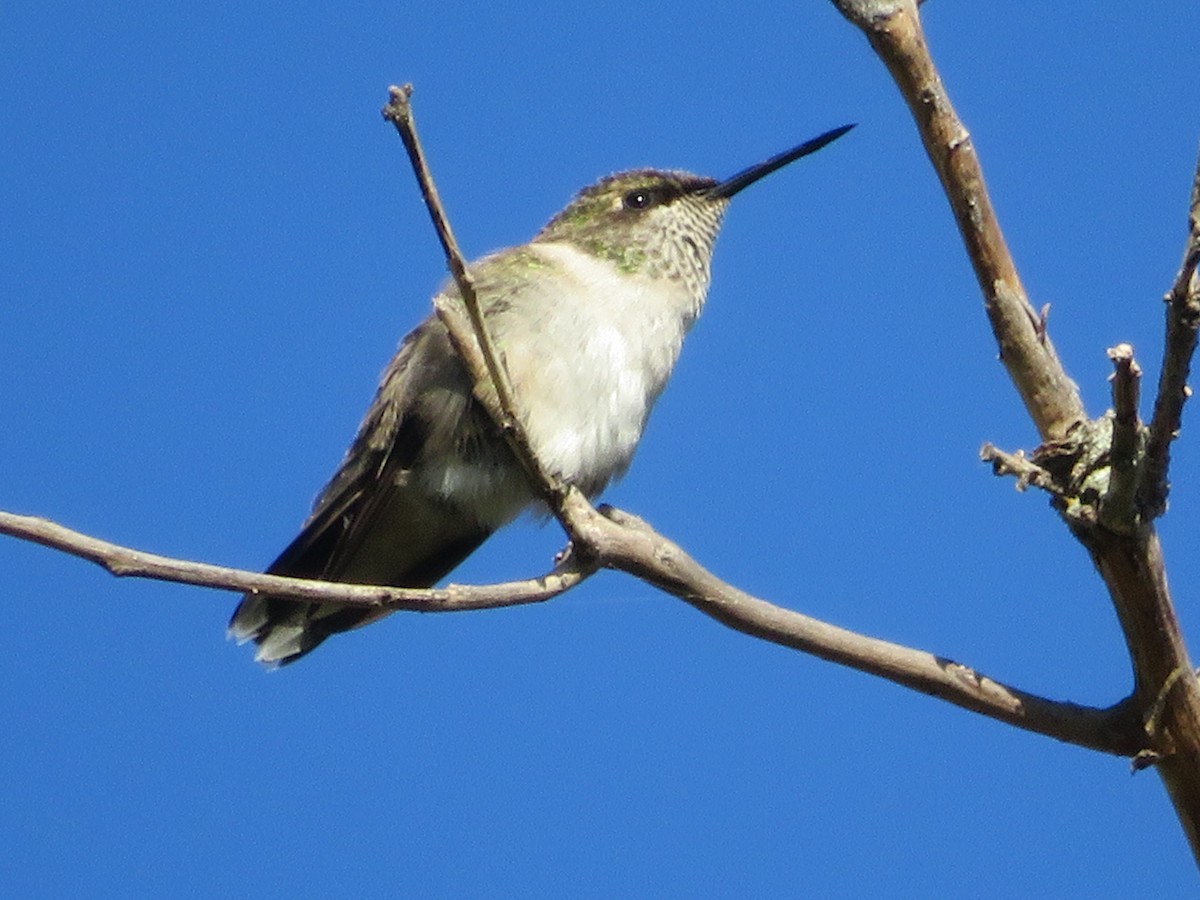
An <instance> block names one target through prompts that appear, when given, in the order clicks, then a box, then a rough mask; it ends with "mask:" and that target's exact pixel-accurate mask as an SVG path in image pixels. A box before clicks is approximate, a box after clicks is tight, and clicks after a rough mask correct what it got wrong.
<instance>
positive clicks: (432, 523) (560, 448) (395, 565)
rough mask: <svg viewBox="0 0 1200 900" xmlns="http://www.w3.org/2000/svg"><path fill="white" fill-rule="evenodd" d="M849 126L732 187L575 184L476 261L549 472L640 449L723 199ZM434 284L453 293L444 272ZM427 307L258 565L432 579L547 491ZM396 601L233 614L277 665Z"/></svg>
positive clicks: (283, 606) (571, 476)
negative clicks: (270, 556) (328, 466)
mask: <svg viewBox="0 0 1200 900" xmlns="http://www.w3.org/2000/svg"><path fill="white" fill-rule="evenodd" d="M853 127H854V126H853V125H844V126H842V127H840V128H835V129H833V130H831V131H827V132H825V133H824V134H822V135H820V136H819V137H816V138H813V139H812V140H809V141H806V142H804V143H803V144H800V145H798V146H796V147H793V148H792V149H790V150H787V151H784V152H783V153H779V154H777V155H775V156H773V157H771V158H770V159H768V160H765V161H764V162H761V163H759V164H757V165H754V166H751V167H749V168H747V169H743V170H742V171H741V172H738V173H737V174H736V175H734V176H732V177H731V178H728V179H726V180H724V181H717V180H716V179H713V178H706V177H703V176H700V175H693V174H691V173H689V172H681V171H673V170H659V169H636V170H633V171H627V172H620V173H618V174H615V175H610V176H608V177H606V178H602V179H600V180H599V181H597V182H596V183H595V184H593V185H591V186H590V187H586V188H584V189H583V190H582V191H580V192H579V193H578V194H577V195H576V197H575V198H574V199H573V200H572V201H571V202H570V203H569V204H568V205H567V207H566V208H565V209H563V210H562V211H561V212H560V213H558V214H557V215H555V216H554V217H553V218H552V219H550V221H549V222H548V223H547V224H546V226H545V227H544V228H542V230H541V231H539V232H538V233H537V235H536V236H534V238H533V240H531V241H530V242H529V243H527V244H522V245H519V246H515V247H511V248H508V249H506V250H500V251H498V252H495V253H492V254H490V255H488V256H484V257H483V258H481V259H479V260H477V261H476V262H474V263H472V264H471V265H470V266H468V269H469V270H470V272H471V274H472V276H473V278H474V280H475V287H476V291H477V293H478V296H479V300H480V305H481V308H482V310H483V315H484V321H485V323H486V325H487V328H488V331H489V334H490V336H491V339H492V341H493V343H494V345H495V346H496V348H497V350H498V352H499V353H500V355H501V357H502V359H503V361H504V363H505V367H506V369H507V372H508V376H509V380H510V382H511V384H512V388H513V392H514V394H515V395H516V397H517V399H518V403H519V404H520V408H521V409H522V415H523V422H522V424H523V426H524V428H525V430H526V433H527V435H528V438H529V441H530V444H531V446H532V448H533V449H534V451H535V452H536V454H537V456H538V459H539V460H540V461H541V463H542V464H543V466H544V467H545V468H546V469H547V470H548V471H549V472H551V473H554V474H555V475H557V476H558V477H559V478H561V479H562V480H563V481H564V482H565V483H569V484H572V485H574V486H575V487H577V488H578V489H579V490H580V491H582V492H583V493H584V494H585V495H587V496H589V497H594V496H596V495H597V494H599V493H600V492H601V491H602V490H603V489H604V487H605V486H606V485H607V484H608V483H609V482H610V481H612V480H613V479H614V478H618V477H620V476H621V475H622V474H624V472H625V471H626V469H627V468H628V467H629V464H630V462H631V460H632V458H633V454H634V450H635V449H636V448H637V445H638V442H639V440H640V439H641V436H642V432H643V430H644V428H645V426H646V421H647V418H648V417H649V415H650V411H651V409H652V408H653V406H654V403H655V401H656V400H657V399H658V397H659V395H660V394H661V393H662V391H663V388H665V387H666V384H667V379H668V377H669V376H670V374H671V370H672V369H673V368H674V366H675V361H676V360H677V358H678V356H679V351H680V348H681V347H682V344H683V339H684V336H685V335H686V334H687V332H688V330H689V329H690V328H691V326H692V324H693V323H694V322H695V320H696V318H697V316H699V314H700V311H701V308H702V307H703V306H704V301H705V297H706V296H707V294H708V285H709V278H710V264H711V261H712V255H713V244H714V242H715V241H716V237H717V232H718V231H719V229H720V226H721V221H722V219H723V217H724V215H725V211H726V209H727V208H728V206H729V201H730V199H731V198H732V197H733V196H734V195H735V194H737V193H738V192H739V191H741V190H743V189H744V188H746V187H748V186H749V185H751V184H753V183H754V182H756V181H758V180H759V179H760V178H763V177H765V176H767V175H769V174H771V173H772V172H774V171H776V170H777V169H780V168H782V167H783V166H786V165H787V164H788V163H790V162H792V161H794V160H797V159H799V158H800V157H802V156H807V155H808V154H810V153H814V152H816V151H817V150H820V149H821V148H822V147H824V146H825V145H826V144H829V143H831V142H832V141H834V140H836V139H837V138H839V137H841V136H842V135H843V134H845V133H846V132H847V131H849V130H850V129H851V128H853ZM440 293H441V295H443V296H446V297H449V298H457V297H458V290H457V288H456V287H455V285H454V284H453V282H447V283H446V284H445V285H443V286H442V288H441V290H440ZM472 388H473V384H472V381H471V377H470V376H469V375H468V373H467V369H466V368H465V366H464V365H463V363H462V362H461V360H460V359H459V357H458V355H457V354H456V352H455V350H454V348H453V346H452V345H451V343H450V338H449V335H448V333H447V331H446V329H445V327H444V326H443V325H442V323H441V321H440V320H439V319H438V318H437V317H436V316H433V315H431V316H430V317H428V318H427V319H425V320H424V321H423V322H421V324H419V325H418V326H417V327H416V328H415V329H414V330H413V331H412V332H411V333H409V335H408V336H407V337H405V338H404V340H403V341H402V342H401V344H400V347H399V349H398V350H397V352H396V355H395V356H394V357H393V358H392V360H391V362H390V363H388V365H387V368H386V369H385V370H384V373H383V376H382V378H381V381H380V385H379V388H378V390H377V391H376V393H375V397H374V399H373V401H372V402H371V405H370V407H369V408H368V410H367V413H366V416H365V417H364V419H363V421H362V424H361V425H360V426H359V429H358V433H357V435H356V436H355V438H354V441H353V443H352V444H351V445H350V448H349V450H347V451H346V455H345V458H344V459H343V460H342V463H341V465H340V466H339V468H338V469H337V471H336V473H335V474H334V476H333V478H332V480H330V482H329V484H328V485H327V486H326V487H325V489H324V490H323V491H322V492H321V493H320V495H319V496H318V497H317V500H316V502H315V504H314V505H313V510H312V513H311V514H310V515H309V517H308V519H307V520H306V521H305V522H304V524H303V526H302V528H301V530H300V534H299V535H298V536H297V537H296V538H295V540H293V541H292V542H291V544H289V545H288V547H287V548H286V549H285V550H284V551H283V552H282V553H281V554H280V555H279V557H278V559H276V560H275V562H274V563H272V564H271V566H270V567H269V568H268V569H267V572H268V573H269V574H273V575H289V576H292V577H296V578H312V579H321V580H325V581H340V582H348V583H354V584H375V585H394V586H397V587H430V586H432V585H434V584H435V583H437V582H438V581H439V580H441V579H442V578H443V577H445V576H446V575H447V574H449V573H450V571H451V570H453V569H454V568H455V567H456V566H457V565H458V564H459V563H461V562H462V561H463V560H464V559H466V557H467V556H469V555H470V554H471V553H472V552H473V551H474V550H475V549H476V548H477V547H479V545H480V544H482V543H483V541H484V540H486V539H487V538H488V536H489V535H491V534H492V533H493V532H494V531H496V530H497V529H498V528H500V527H501V526H503V525H505V524H507V523H508V522H509V521H511V520H512V519H514V518H516V517H517V515H518V514H520V513H521V512H522V511H523V510H525V509H526V508H530V507H534V506H536V505H537V504H538V503H539V502H540V501H539V500H538V498H537V497H536V495H535V494H534V492H533V490H532V489H531V488H530V486H529V484H528V482H527V480H526V476H525V473H524V470H523V469H522V468H521V466H520V464H519V463H518V462H517V460H516V458H515V457H514V456H513V455H512V453H511V451H510V450H509V448H508V445H507V444H506V443H505V440H504V438H503V436H502V435H501V433H500V431H499V429H498V428H497V427H496V426H495V424H494V423H493V422H492V421H491V419H490V418H489V416H488V414H487V412H486V411H485V410H484V408H483V406H482V405H481V404H480V403H479V401H478V400H476V399H475V397H474V396H473V394H472ZM389 612H390V611H389V610H386V609H368V608H364V607H353V606H345V605H342V604H338V603H325V602H303V601H295V600H288V599H285V598H282V597H274V596H271V595H269V594H246V595H245V596H244V597H243V598H242V601H241V603H240V604H239V605H238V607H237V609H236V610H235V611H234V614H233V618H232V619H231V620H230V623H229V634H230V636H231V637H233V638H235V639H236V640H238V642H239V643H241V642H244V641H248V640H253V641H254V642H255V643H256V644H257V645H258V651H257V654H256V656H255V659H256V660H257V661H258V662H261V663H264V664H265V665H267V666H270V667H276V666H280V665H286V664H288V663H292V662H295V661H296V660H298V659H300V657H302V656H304V655H305V654H307V653H309V652H311V651H312V650H313V649H314V648H316V647H317V646H318V645H319V644H321V643H322V642H323V641H324V640H325V639H326V638H328V637H330V636H331V635H334V634H337V633H339V632H342V631H349V630H350V629H353V628H359V627H361V626H363V625H367V624H370V623H371V622H374V621H376V620H378V619H380V618H382V617H384V616H386V615H387V614H388V613H389Z"/></svg>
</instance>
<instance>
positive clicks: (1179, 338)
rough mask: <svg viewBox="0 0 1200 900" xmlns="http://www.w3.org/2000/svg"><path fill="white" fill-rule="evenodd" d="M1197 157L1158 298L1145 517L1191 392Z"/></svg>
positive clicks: (1156, 497)
mask: <svg viewBox="0 0 1200 900" xmlns="http://www.w3.org/2000/svg"><path fill="white" fill-rule="evenodd" d="M1198 265H1200V158H1197V160H1196V174H1195V177H1194V178H1193V179H1192V196H1191V203H1190V204H1189V206H1188V238H1187V244H1186V245H1185V247H1184V250H1183V262H1182V263H1181V264H1180V266H1179V272H1178V273H1177V274H1176V275H1175V281H1174V282H1173V283H1172V285H1171V289H1170V290H1169V291H1167V294H1166V296H1165V297H1163V300H1165V301H1166V303H1167V328H1166V336H1165V338H1164V348H1163V367H1162V372H1161V373H1160V374H1159V379H1158V394H1157V396H1156V398H1155V400H1154V416H1153V418H1152V419H1151V420H1150V438H1149V440H1148V441H1147V445H1146V464H1145V465H1146V472H1145V476H1144V477H1143V479H1142V496H1141V498H1140V502H1139V504H1138V505H1139V506H1140V507H1141V510H1142V514H1143V515H1144V516H1146V517H1147V518H1156V517H1158V516H1160V515H1162V514H1163V513H1164V512H1166V509H1167V494H1168V493H1169V492H1170V484H1169V483H1168V481H1167V468H1168V466H1169V465H1170V462H1171V442H1172V441H1173V440H1175V438H1176V437H1178V436H1179V429H1180V427H1181V425H1182V421H1183V404H1184V403H1185V402H1186V401H1187V398H1188V397H1190V396H1191V393H1192V391H1191V388H1189V387H1188V384H1187V379H1188V374H1189V372H1190V371H1191V367H1192V356H1193V355H1194V354H1195V352H1196V329H1197V327H1200V278H1197V275H1196V267H1197V266H1198Z"/></svg>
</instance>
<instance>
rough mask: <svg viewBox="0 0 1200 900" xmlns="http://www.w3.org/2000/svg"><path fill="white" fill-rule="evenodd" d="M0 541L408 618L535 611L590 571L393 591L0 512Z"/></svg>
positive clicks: (563, 568) (130, 572)
mask: <svg viewBox="0 0 1200 900" xmlns="http://www.w3.org/2000/svg"><path fill="white" fill-rule="evenodd" d="M0 534H7V535H10V536H12V537H15V538H20V539H21V540H25V541H32V542H33V543H35V544H41V545H42V546H43V547H49V548H51V549H53V550H61V551H62V552H63V553H69V554H70V555H71V556H78V557H79V558H81V559H86V560H89V561H91V562H94V563H96V564H97V565H98V566H101V567H103V568H104V569H107V570H108V571H109V572H110V573H111V574H113V575H116V576H117V577H119V578H120V577H124V578H151V579H154V580H155V581H172V582H175V583H177V584H190V585H194V586H196V587H206V588H215V589H217V590H224V591H236V592H238V593H252V594H253V593H262V594H271V595H272V596H274V597H285V598H287V599H290V600H308V601H331V602H335V603H343V604H345V605H347V606H369V607H382V608H386V609H396V610H411V611H413V612H463V611H466V610H473V609H495V608H496V607H501V606H518V605H521V604H526V603H540V602H542V601H544V600H549V599H551V598H552V597H557V596H558V595H559V594H561V593H563V592H564V591H567V590H570V589H571V588H573V587H575V585H577V584H579V583H580V582H582V581H583V580H585V579H586V578H588V577H589V576H590V575H592V574H594V573H595V572H596V570H597V568H598V567H597V566H595V565H593V564H585V563H583V562H581V561H579V559H578V558H577V557H576V556H575V555H574V554H566V555H564V558H563V560H562V562H561V563H560V564H559V565H558V566H556V567H555V568H554V570H553V571H551V572H547V573H546V574H545V575H543V576H541V577H540V578H529V579H525V580H523V581H510V582H504V583H502V584H489V585H462V584H451V585H447V586H446V587H444V588H399V587H384V586H375V585H360V584H342V583H337V582H332V581H309V580H307V579H304V578H287V577H285V576H282V575H263V574H261V573H258V572H247V571H245V570H243V569H230V568H226V567H224V566H213V565H209V564H208V563H200V562H191V561H189V560H182V559H173V558H171V557H169V556H159V555H157V554H154V553H146V552H143V551H141V550H134V549H132V548H130V547H123V546H121V545H120V544H113V543H110V542H109V541H102V540H100V539H99V538H94V537H91V536H89V535H86V534H82V533H81V532H78V531H73V530H72V529H70V528H66V527H64V526H62V525H58V524H57V523H55V522H51V521H49V520H47V519H41V518H36V517H34V516H18V515H15V514H13V513H9V512H3V511H0Z"/></svg>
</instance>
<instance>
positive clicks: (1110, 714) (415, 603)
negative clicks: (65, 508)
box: [0, 491, 1147, 756]
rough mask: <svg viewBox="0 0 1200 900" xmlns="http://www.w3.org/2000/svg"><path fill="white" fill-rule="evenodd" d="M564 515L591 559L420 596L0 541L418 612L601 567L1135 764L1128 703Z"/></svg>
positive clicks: (552, 592) (140, 555)
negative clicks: (1040, 690) (827, 616)
mask: <svg viewBox="0 0 1200 900" xmlns="http://www.w3.org/2000/svg"><path fill="white" fill-rule="evenodd" d="M564 506H565V508H566V509H565V512H566V515H567V516H569V518H570V519H571V521H572V524H573V526H574V528H575V530H576V533H577V535H578V539H579V540H582V541H584V542H585V543H586V551H587V552H586V553H584V554H575V553H568V554H566V555H565V558H564V560H563V561H562V562H561V563H560V564H559V565H558V566H557V567H556V568H555V569H554V571H552V572H550V573H547V574H546V575H543V576H542V577H541V578H533V579H529V580H526V581H514V582H507V583H504V584H494V585H482V586H466V585H450V586H448V587H445V588H439V589H427V590H426V589H415V588H413V589H409V588H394V587H376V586H365V585H348V584H335V583H330V582H321V581H305V580H303V579H299V578H282V577H279V576H275V575H260V574H257V573H254V572H246V571H242V570H239V569H228V568H224V567H221V566H212V565H206V564H204V563H196V562H189V561H185V560H179V559H171V558H169V557H165V556H158V555H155V554H152V553H144V552H142V551H139V550H133V549H130V548H128V547H122V546H120V545H118V544H113V543H110V542H108V541H102V540H98V539H97V538H93V537H90V536H88V535H85V534H81V533H80V532H78V531H73V530H71V529H69V528H65V527H63V526H61V525H57V524H55V523H53V522H50V521H47V520H45V519H39V518H34V517H30V516H18V515H14V514H12V513H6V512H0V534H8V535H11V536H12V537H16V538H20V539H22V540H28V541H33V542H35V543H38V544H42V545H43V546H46V547H50V548H52V549H55V550H60V551H62V552H64V553H69V554H71V555H73V556H78V557H81V558H83V559H87V560H90V561H92V562H94V563H97V564H98V565H101V566H103V567H104V568H105V569H107V570H108V571H109V572H111V573H112V574H113V575H118V576H130V577H136V578H152V579H156V580H160V581H172V582H177V583H180V584H192V585H196V586H198V587H209V588H218V589H222V590H229V591H239V592H244V591H262V592H267V593H270V594H272V595H274V596H280V597H289V598H294V599H299V600H308V601H334V602H338V603H344V604H348V605H354V606H372V607H374V606H383V607H388V608H391V609H397V610H412V611H417V612H456V611H464V610H471V609H488V608H495V607H502V606H515V605H519V604H526V603H538V602H541V601H544V600H549V599H550V598H552V597H555V596H557V595H559V594H561V593H563V592H564V591H566V590H568V589H570V588H572V587H574V586H575V585H577V584H579V583H580V582H582V581H583V580H584V579H586V578H587V577H588V576H589V575H591V574H592V573H593V572H594V571H596V569H597V568H598V567H606V568H610V569H614V570H619V571H623V572H627V573H629V574H631V575H634V576H636V577H638V578H641V579H643V580H644V581H646V582H648V583H650V584H652V585H654V586H656V587H658V588H660V589H662V590H664V591H666V592H667V593H670V594H673V595H675V596H676V597H679V598H680V599H682V600H684V601H686V602H687V603H689V604H691V605H692V606H694V607H695V608H696V609H698V610H700V611H701V612H703V613H704V614H705V615H708V616H711V617H712V618H714V619H716V620H717V621H719V622H721V623H723V624H725V625H727V626H729V627H731V628H734V629H736V630H738V631H741V632H743V633H745V634H748V635H751V636H753V637H757V638H761V639H763V640H767V641H771V642H772V643H775V644H780V645H782V646H784V647H790V648H792V649H794V650H799V651H801V652H803V653H808V654H811V655H813V656H818V657H820V658H822V659H826V660H829V661H831V662H835V663H838V664H840V665H844V666H849V667H851V668H854V669H858V670H860V671H862V672H866V673H869V674H871V675H877V676H879V677H880V678H885V679H887V680H889V681H893V682H896V683H897V684H901V685H904V686H905V687H909V688H912V689H914V690H918V691H921V692H922V693H925V694H929V695H931V696H934V697H937V698H939V699H942V700H945V701H947V702H950V703H953V704H955V705H956V706H961V707H963V708H964V709H969V710H971V711H973V712H977V713H980V714H982V715H985V716H988V717H990V718H993V719H998V720H1000V721H1002V722H1007V723H1009V724H1011V725H1016V726H1018V727H1020V728H1023V729H1026V730H1028V731H1034V732H1038V733H1040V734H1045V735H1049V736H1050V737H1054V738H1057V739H1059V740H1061V741H1065V742H1067V743H1071V744H1078V745H1079V746H1082V747H1088V748H1091V749H1093V750H1100V751H1103V752H1105V753H1112V754H1116V755H1119V756H1135V755H1136V754H1138V753H1139V752H1140V751H1142V750H1145V749H1146V748H1147V740H1146V737H1145V731H1144V728H1143V726H1142V724H1141V722H1140V719H1139V717H1138V714H1137V711H1136V709H1135V708H1134V707H1133V706H1132V705H1131V704H1130V702H1129V701H1122V702H1121V703H1118V704H1116V705H1115V706H1112V707H1108V708H1106V709H1098V708H1094V707H1088V706H1079V705H1076V704H1074V703H1064V702H1059V701H1054V700H1048V699H1045V698H1043V697H1038V696H1036V695H1033V694H1029V693H1026V692H1025V691H1021V690H1018V689H1016V688H1013V687H1009V686H1008V685H1005V684H1002V683H1001V682H998V681H995V680H993V679H991V678H988V677H987V676H986V675H983V674H980V673H979V672H976V671H975V670H974V669H972V668H970V667H968V666H965V665H962V664H961V663H957V662H954V661H953V660H950V659H946V658H944V657H940V656H935V655H934V654H932V653H927V652H925V651H923V650H915V649H912V648H909V647H904V646H901V645H899V644H893V643H890V642H888V641H883V640H879V639H878V638H872V637H867V636H865V635H861V634H857V633H855V632H853V631H849V630H847V629H844V628H838V627H837V626H835V625H830V624H828V623H826V622H822V621H820V620H818V619H814V618H811V617H809V616H805V615H802V614H801V613H798V612H794V611H792V610H789V609H784V608H782V607H779V606H775V605H774V604H771V603H768V602H766V601H765V600H760V599H758V598H756V597H752V596H751V595H750V594H747V593H745V592H744V591H740V590H738V589H737V588H735V587H733V586H732V585H729V584H726V583H725V582H723V581H721V580H720V579H718V578H717V577H716V576H714V575H712V574H711V573H710V572H708V571H707V570H706V569H704V568H703V567H702V566H700V565H699V564H698V563H697V562H696V561H695V560H693V559H692V558H691V557H690V556H688V555H687V553H685V552H684V551H683V549H682V548H680V547H679V546H678V545H677V544H675V543H674V542H672V541H670V540H668V539H667V538H665V537H663V536H662V535H660V534H658V533H657V532H656V531H654V529H652V528H651V527H650V526H649V525H647V524H646V523H645V522H643V521H642V520H641V519H638V518H637V517H635V516H631V515H628V514H627V513H622V512H620V511H618V510H613V509H606V510H605V511H603V512H601V511H599V510H596V509H595V508H593V507H592V506H591V504H589V503H588V502H587V500H586V499H585V498H584V497H583V496H582V495H581V494H579V493H578V492H577V491H570V492H569V493H568V495H567V499H566V501H565V504H564ZM580 560H585V561H586V562H581V561H580Z"/></svg>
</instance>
